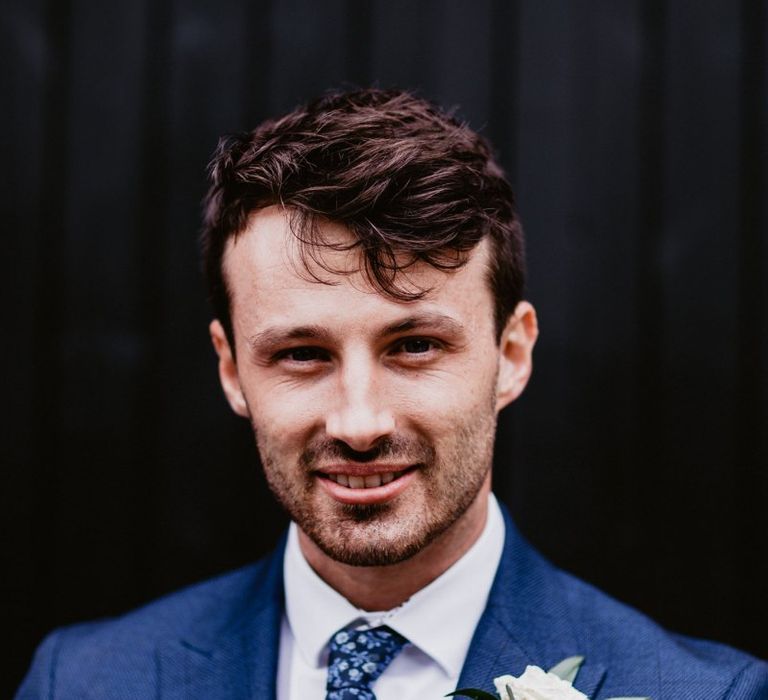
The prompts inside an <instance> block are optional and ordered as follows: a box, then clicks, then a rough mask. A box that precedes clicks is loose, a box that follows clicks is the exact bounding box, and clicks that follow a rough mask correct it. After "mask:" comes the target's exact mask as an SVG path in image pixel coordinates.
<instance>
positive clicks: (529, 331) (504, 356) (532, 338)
mask: <svg viewBox="0 0 768 700" xmlns="http://www.w3.org/2000/svg"><path fill="white" fill-rule="evenodd" d="M538 335H539V324H538V321H537V320H536V310H535V309H534V308H533V306H531V305H530V304H529V303H528V302H527V301H521V302H520V303H519V304H518V305H517V306H516V307H515V312H514V313H513V314H512V315H511V316H510V317H509V320H508V321H507V325H506V326H505V328H504V332H503V333H502V334H501V341H500V344H499V376H498V383H497V385H496V390H497V392H496V410H497V411H500V410H501V409H502V408H504V407H505V406H507V405H509V404H510V403H512V402H513V401H514V400H515V399H516V398H517V397H518V396H520V394H522V393H523V389H525V385H526V384H528V379H529V378H530V376H531V370H532V369H533V357H532V356H533V346H534V345H535V344H536V338H537V337H538Z"/></svg>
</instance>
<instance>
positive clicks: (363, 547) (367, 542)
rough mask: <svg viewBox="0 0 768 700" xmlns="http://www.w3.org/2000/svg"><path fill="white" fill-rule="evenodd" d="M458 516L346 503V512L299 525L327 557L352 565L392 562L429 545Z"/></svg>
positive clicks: (411, 554)
mask: <svg viewBox="0 0 768 700" xmlns="http://www.w3.org/2000/svg"><path fill="white" fill-rule="evenodd" d="M458 517H459V514H451V517H449V518H446V519H442V520H436V521H435V520H433V521H427V520H425V518H424V517H423V516H419V515H411V516H407V515H402V514H399V513H396V512H394V511H393V510H392V509H391V508H390V507H388V506H387V505H367V506H344V508H343V515H342V516H341V517H337V518H333V519H328V520H326V519H324V520H323V521H320V522H318V521H316V520H310V521H309V522H304V523H302V522H299V523H298V525H299V527H300V528H301V529H302V530H303V531H304V532H305V533H306V534H307V536H308V537H309V538H310V539H311V540H312V541H313V542H314V543H315V544H316V545H317V547H318V548H319V549H321V550H322V551H323V552H324V553H325V554H326V555H327V556H328V557H330V558H331V559H334V560H335V561H337V562H340V563H342V564H347V565H349V566H392V565H394V564H399V563H401V562H404V561H407V560H408V559H410V558H411V557H413V556H415V555H416V554H418V553H419V552H421V551H423V550H424V549H426V548H427V547H428V546H429V545H430V544H431V543H432V542H434V541H435V540H436V539H437V538H438V537H439V536H440V535H441V534H442V533H443V532H445V530H447V529H448V528H449V527H450V526H451V525H452V524H453V523H454V522H455V521H456V519H457V518H458Z"/></svg>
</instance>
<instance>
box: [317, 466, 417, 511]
mask: <svg viewBox="0 0 768 700" xmlns="http://www.w3.org/2000/svg"><path fill="white" fill-rule="evenodd" d="M418 467H419V465H418V464H414V465H412V466H409V467H405V468H403V467H399V468H388V466H383V465H382V466H381V467H379V468H375V471H372V468H371V466H370V465H368V466H367V468H366V467H363V466H362V465H349V466H339V467H336V468H334V469H333V470H332V471H331V470H329V471H324V472H316V476H317V477H318V481H319V483H320V485H321V486H322V487H323V488H324V490H325V491H326V493H328V494H329V495H330V496H331V497H332V498H333V499H334V500H336V501H339V502H340V503H344V504H349V505H370V504H374V503H383V502H385V501H389V500H392V499H393V498H395V497H396V496H398V495H399V494H400V493H402V492H403V491H404V490H405V489H406V488H407V486H408V484H409V483H410V482H411V481H412V480H413V477H414V476H415V474H416V470H417V469H418Z"/></svg>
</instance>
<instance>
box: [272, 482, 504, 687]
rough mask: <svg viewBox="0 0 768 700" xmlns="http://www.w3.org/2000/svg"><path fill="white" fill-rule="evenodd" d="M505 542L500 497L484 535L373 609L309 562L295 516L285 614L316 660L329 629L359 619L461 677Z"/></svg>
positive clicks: (310, 660) (321, 658)
mask: <svg viewBox="0 0 768 700" xmlns="http://www.w3.org/2000/svg"><path fill="white" fill-rule="evenodd" d="M503 547H504V519H503V517H502V515H501V510H500V508H499V504H498V502H497V501H496V498H495V497H494V496H493V494H491V495H490V496H489V499H488V517H487V519H486V523H485V527H484V528H483V531H482V533H481V534H480V537H478V539H477V540H476V541H475V543H474V544H473V545H472V546H471V547H470V548H469V550H467V552H466V553H465V554H464V556H462V557H461V559H459V560H458V561H457V562H456V563H455V564H454V565H453V566H451V567H450V568H449V569H448V570H447V571H445V572H444V573H443V574H442V575H441V576H439V577H438V578H436V579H435V580H434V581H432V583H430V584H429V585H428V586H425V587H424V588H422V589H421V590H420V591H418V592H417V593H415V594H414V595H413V596H411V598H410V599H408V600H407V601H406V602H405V603H403V604H402V605H401V606H399V607H398V608H395V609H394V610H390V611H386V612H379V613H371V612H366V611H364V610H360V609H359V608H356V607H355V606H353V605H352V604H351V603H350V602H349V601H348V600H347V599H346V598H344V597H343V596H342V595H341V594H339V593H338V592H337V591H335V590H334V589H333V588H331V587H330V586H329V585H328V584H327V583H325V581H323V580H322V579H321V578H320V577H319V576H318V575H317V574H316V573H315V572H314V570H313V569H312V568H311V567H310V566H309V564H308V563H307V561H306V559H305V558H304V555H303V554H302V553H301V549H300V547H299V540H298V528H297V526H296V524H295V523H291V526H290V529H289V532H288V543H287V546H286V549H285V558H284V561H283V568H284V576H285V601H286V617H287V621H288V625H289V626H290V628H291V631H292V633H293V637H294V639H295V643H296V646H297V647H298V649H299V653H301V655H302V656H303V657H304V660H305V661H306V663H307V664H309V665H310V666H313V667H315V668H319V667H320V666H323V665H325V663H326V656H327V649H326V645H327V643H328V640H329V639H330V638H331V635H332V634H333V633H334V632H336V631H338V630H339V629H341V628H342V627H344V626H345V625H348V624H350V623H351V622H353V621H355V620H360V621H361V622H364V623H367V624H370V625H371V626H376V625H379V624H387V625H389V626H390V627H391V628H392V629H394V630H396V631H397V632H399V633H400V634H402V635H403V636H404V637H406V638H407V639H408V640H409V641H410V642H411V643H412V644H413V645H414V646H416V647H418V648H419V649H420V650H421V651H422V652H424V653H425V654H427V655H428V656H429V657H431V658H432V659H434V661H436V662H437V663H438V664H439V665H440V667H441V668H442V669H443V670H444V671H445V673H446V674H447V675H449V676H451V677H458V675H459V673H460V672H461V667H462V666H463V664H464V659H465V657H466V655H467V651H468V649H469V644H470V642H471V640H472V635H473V634H474V630H475V627H476V626H477V623H478V621H479V620H480V616H481V615H482V613H483V610H484V608H485V605H486V602H487V600H488V594H489V592H490V590H491V584H492V583H493V578H494V576H495V574H496V569H497V568H498V565H499V561H500V559H501V553H502V550H503Z"/></svg>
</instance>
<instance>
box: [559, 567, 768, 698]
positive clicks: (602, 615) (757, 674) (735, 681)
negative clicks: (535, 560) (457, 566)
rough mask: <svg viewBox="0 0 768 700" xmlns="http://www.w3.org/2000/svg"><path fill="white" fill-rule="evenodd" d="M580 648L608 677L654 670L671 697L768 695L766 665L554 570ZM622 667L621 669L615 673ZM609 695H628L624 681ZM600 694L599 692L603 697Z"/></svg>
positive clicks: (758, 696) (567, 574) (568, 574)
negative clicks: (675, 627) (673, 627)
mask: <svg viewBox="0 0 768 700" xmlns="http://www.w3.org/2000/svg"><path fill="white" fill-rule="evenodd" d="M555 572H556V573H555V575H556V577H557V578H558V579H559V580H560V583H561V586H562V590H563V592H564V594H565V596H566V598H567V600H568V609H569V612H570V615H571V622H572V624H573V627H574V629H575V633H576V636H577V638H578V640H579V642H580V643H581V645H582V646H581V647H580V649H581V650H582V651H580V652H579V653H581V654H583V655H584V656H585V657H587V658H589V657H590V655H591V656H592V658H599V660H600V662H601V663H602V665H604V666H605V667H606V669H607V670H608V673H607V674H606V685H607V686H611V683H612V679H618V678H619V677H622V678H625V679H626V678H632V677H637V678H639V677H641V676H644V675H646V674H649V675H656V676H657V677H658V684H659V686H660V687H661V688H663V689H664V691H663V692H664V694H665V696H667V695H668V696H669V697H674V698H691V699H693V698H697V699H698V698H703V697H708V698H720V697H723V698H733V699H736V698H763V699H765V700H768V664H766V663H765V662H764V661H761V660H759V659H757V658H755V657H753V656H751V655H750V654H748V653H746V652H743V651H740V650H738V649H735V648H733V647H731V646H728V645H726V644H722V643H719V642H714V641H710V640H706V639H699V638H695V637H690V636H686V635H683V634H679V633H675V632H672V631H670V630H668V629H666V628H664V627H663V626H662V625H660V624H659V623H657V622H656V621H654V620H653V619H652V618H650V617H649V616H648V615H646V614H645V613H643V612H641V611H639V610H637V609H636V608H634V607H632V606H630V605H627V604H626V603H623V602H620V601H618V600H616V599H615V598H613V597H612V596H610V595H608V594H607V593H605V592H603V591H602V590H600V589H598V588H597V587H595V586H593V585H592V584H590V583H587V582H585V581H583V580H581V579H579V578H577V577H575V576H573V575H572V574H570V573H567V572H564V571H561V570H558V569H555ZM618 671H621V673H618ZM606 690H608V691H609V692H608V694H607V695H606V697H608V696H618V695H623V694H626V692H627V688H626V685H625V686H624V687H623V688H622V687H618V686H617V687H616V688H615V692H613V690H614V689H612V688H609V687H604V688H603V691H606ZM603 694H604V693H602V692H601V697H602V696H603Z"/></svg>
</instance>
